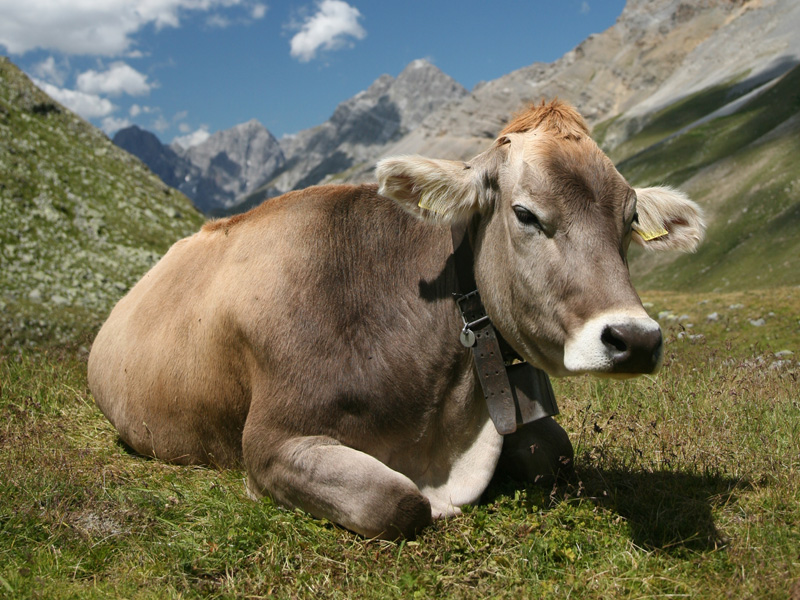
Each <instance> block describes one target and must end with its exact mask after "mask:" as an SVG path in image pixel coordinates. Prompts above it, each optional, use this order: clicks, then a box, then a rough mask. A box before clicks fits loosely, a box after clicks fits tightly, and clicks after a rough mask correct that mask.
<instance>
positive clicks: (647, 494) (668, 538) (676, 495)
mask: <svg viewBox="0 0 800 600" xmlns="http://www.w3.org/2000/svg"><path fill="white" fill-rule="evenodd" d="M580 476H581V478H582V481H583V484H584V486H585V490H586V495H587V496H590V497H592V498H593V499H595V501H596V502H598V503H599V504H601V505H603V506H604V507H605V508H608V509H609V510H612V511H614V512H616V513H618V514H619V515H621V516H622V517H624V518H625V519H626V520H627V522H628V524H629V526H630V532H631V537H632V538H633V541H634V542H635V543H636V544H637V545H639V546H642V547H644V548H648V549H662V550H669V549H680V548H685V549H689V550H698V551H704V550H716V549H718V548H720V547H722V546H725V545H726V544H727V543H728V541H729V540H728V538H727V536H726V535H725V534H724V533H723V532H722V531H720V530H719V529H718V528H717V526H716V524H715V523H714V517H713V514H712V513H713V510H714V508H716V507H718V506H723V505H725V504H728V503H730V502H734V501H735V500H736V493H737V491H738V490H739V489H740V486H741V485H742V483H743V482H742V481H740V480H735V479H731V478H727V477H722V476H716V475H698V474H692V473H681V472H674V471H654V472H649V471H631V470H628V469H610V470H602V469H593V470H591V471H588V472H586V473H580Z"/></svg>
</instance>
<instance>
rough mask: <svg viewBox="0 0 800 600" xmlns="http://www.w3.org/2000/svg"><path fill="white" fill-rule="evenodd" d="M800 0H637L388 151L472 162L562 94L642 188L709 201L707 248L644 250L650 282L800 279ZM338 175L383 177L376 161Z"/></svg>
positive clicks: (638, 269) (691, 285) (689, 284)
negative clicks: (530, 106) (506, 127)
mask: <svg viewBox="0 0 800 600" xmlns="http://www.w3.org/2000/svg"><path fill="white" fill-rule="evenodd" d="M798 31H800V3H798V2H796V1H795V0H749V1H747V0H699V1H696V2H692V3H687V2H681V1H680V0H629V1H628V3H627V4H626V6H625V9H624V10H623V12H622V14H621V15H620V17H619V18H618V20H617V22H616V24H615V25H613V26H612V27H611V28H609V29H607V30H606V31H604V32H602V33H599V34H596V35H593V36H590V37H589V38H588V39H587V40H585V41H584V42H582V43H581V44H579V45H578V46H577V47H576V48H574V49H573V50H572V51H570V52H568V53H567V54H566V55H564V56H563V57H562V58H560V59H558V60H557V61H555V62H553V63H550V64H541V63H535V64H533V65H530V66H528V67H525V68H523V69H520V70H518V71H514V72H512V73H509V74H508V75H505V76H503V77H500V78H499V79H496V80H494V81H490V82H487V83H485V84H483V85H479V86H477V87H476V89H474V90H473V91H472V93H470V94H469V95H468V96H466V97H464V98H463V99H462V100H461V101H460V102H458V103H455V104H450V105H448V106H447V107H443V108H441V109H439V110H437V111H435V112H433V113H432V114H430V115H429V116H428V117H427V118H425V119H424V120H423V122H422V123H421V124H420V125H419V126H418V127H417V128H415V129H414V130H413V131H411V132H410V133H409V134H408V135H406V136H404V137H403V138H402V139H400V140H399V141H397V142H396V143H393V144H389V145H387V147H386V148H385V150H384V152H383V154H382V155H381V156H390V155H394V154H414V153H418V154H423V155H428V156H440V157H447V158H452V159H468V158H470V157H471V156H474V155H475V154H477V153H478V152H480V151H481V150H482V149H483V148H485V147H486V145H487V144H488V143H489V141H490V140H491V139H492V138H493V137H494V136H495V135H496V133H497V132H498V131H499V130H500V129H501V128H502V126H503V124H504V123H505V120H506V119H508V117H509V116H510V115H511V114H512V113H513V112H514V111H515V110H516V109H517V108H518V107H519V106H521V105H523V104H525V103H526V102H531V101H536V100H538V99H539V98H549V97H554V96H558V97H560V98H563V99H566V100H568V101H570V102H572V103H573V104H575V105H576V106H577V107H578V109H579V110H580V111H581V112H582V113H583V114H584V115H585V117H586V119H587V121H588V122H589V124H590V125H591V126H593V136H594V137H595V139H597V141H598V142H599V143H600V145H601V147H602V148H603V149H604V150H605V151H606V152H607V153H608V154H609V156H611V158H612V159H613V160H614V161H615V162H616V163H617V165H618V168H619V169H620V171H621V172H622V173H623V175H625V176H626V177H627V178H628V179H629V180H630V181H631V182H632V183H633V184H635V185H651V184H657V183H667V184H671V185H675V186H680V187H681V188H683V189H685V190H686V191H687V192H689V194H690V195H691V196H692V197H693V198H694V199H695V200H697V201H698V202H699V203H700V204H701V205H702V206H703V207H704V209H705V211H706V215H707V220H708V222H709V228H708V234H707V239H706V242H705V243H704V244H703V245H701V247H700V249H699V251H698V253H697V254H695V255H688V256H687V255H679V254H669V253H667V254H664V253H661V254H644V253H639V254H637V253H634V254H633V256H632V258H631V270H632V273H633V275H634V278H635V280H636V282H637V284H638V285H639V286H640V287H644V288H660V289H674V288H676V287H679V288H681V289H695V290H709V291H711V290H732V289H746V288H751V287H756V286H761V287H763V286H772V285H798V284H800V201H799V200H798V198H800V152H798V149H800V135H798V134H800V101H799V100H798V93H800V92H799V91H800V71H798V65H800V36H798V35H797V32H798ZM333 177H338V178H341V179H344V180H349V181H363V180H369V179H371V178H372V167H371V166H365V167H364V168H362V169H352V170H350V171H349V172H347V173H343V174H340V175H338V176H333Z"/></svg>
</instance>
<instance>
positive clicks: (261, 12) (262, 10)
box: [250, 2, 267, 20]
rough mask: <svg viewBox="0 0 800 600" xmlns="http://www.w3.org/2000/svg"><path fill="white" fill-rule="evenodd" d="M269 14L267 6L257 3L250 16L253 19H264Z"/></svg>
mask: <svg viewBox="0 0 800 600" xmlns="http://www.w3.org/2000/svg"><path fill="white" fill-rule="evenodd" d="M266 14H267V5H266V4H260V3H258V2H256V3H255V4H254V5H253V7H252V8H251V9H250V16H251V17H252V18H253V19H256V20H258V19H263V18H264V17H265V16H266Z"/></svg>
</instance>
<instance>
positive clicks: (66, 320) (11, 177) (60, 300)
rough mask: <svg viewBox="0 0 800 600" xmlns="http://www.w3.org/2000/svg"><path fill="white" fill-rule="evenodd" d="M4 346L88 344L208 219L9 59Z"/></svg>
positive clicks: (2, 175)
mask: <svg viewBox="0 0 800 600" xmlns="http://www.w3.org/2000/svg"><path fill="white" fill-rule="evenodd" d="M0 222H2V223H3V227H2V228H1V229H0V264H2V268H1V269H0V313H2V314H3V319H2V321H0V346H2V347H3V348H9V347H12V346H15V345H23V344H24V345H34V344H38V343H46V344H49V343H55V344H63V343H75V342H78V343H81V342H84V343H87V344H88V339H89V336H90V335H91V334H92V333H93V332H94V331H96V329H97V327H98V326H99V324H100V323H101V322H102V321H103V319H104V318H105V317H106V315H107V314H108V312H109V311H110V310H111V307H112V306H113V305H114V303H116V301H117V300H118V299H119V297H120V296H121V295H122V294H123V293H124V292H125V291H126V290H127V289H128V288H129V287H130V286H132V285H133V284H134V283H135V282H136V280H137V279H138V278H139V277H141V275H142V274H143V273H144V272H145V271H146V270H147V269H148V268H149V267H150V266H152V265H153V264H154V263H155V262H156V261H157V260H158V258H159V257H160V256H161V255H162V254H163V253H164V252H166V250H167V249H168V247H169V245H170V244H171V243H172V242H173V241H175V240H177V239H179V238H181V237H184V236H186V235H188V234H190V233H192V232H194V231H196V230H197V229H198V227H199V226H200V224H201V223H202V222H203V218H202V216H201V215H200V214H199V213H197V211H196V210H195V209H194V208H193V207H192V205H191V203H190V202H189V200H188V199H187V198H186V197H185V196H184V195H183V194H181V193H179V192H177V191H175V190H174V189H172V188H171V187H169V186H167V185H165V184H164V183H163V182H162V181H161V180H160V179H159V178H158V177H156V176H155V175H153V174H152V173H151V172H150V171H149V170H148V169H147V168H146V167H145V166H144V165H143V164H142V163H141V162H140V161H139V160H138V159H136V158H134V157H133V156H131V155H130V154H128V153H127V152H125V151H123V150H122V149H120V148H118V147H117V146H115V145H114V144H112V143H111V141H110V140H109V139H108V138H107V137H106V136H105V135H104V134H103V133H102V132H101V131H99V130H98V129H96V128H95V127H93V126H92V125H90V124H89V123H87V122H85V121H84V120H82V119H81V118H79V117H78V116H76V115H74V114H73V113H71V112H70V111H68V110H67V109H66V108H64V107H63V106H61V105H60V104H58V103H56V102H55V101H54V100H52V99H51V98H50V97H49V96H47V95H46V94H45V93H44V92H42V91H41V90H39V88H37V87H36V86H35V85H34V84H33V83H32V82H31V81H30V80H29V79H28V78H27V77H26V76H25V75H24V74H23V73H22V72H21V71H20V70H19V69H17V67H15V66H14V65H13V64H11V63H10V62H9V61H8V60H7V59H6V58H2V57H0Z"/></svg>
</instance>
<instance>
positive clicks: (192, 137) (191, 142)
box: [172, 126, 211, 150]
mask: <svg viewBox="0 0 800 600" xmlns="http://www.w3.org/2000/svg"><path fill="white" fill-rule="evenodd" d="M180 129H181V131H183V130H184V129H185V128H184V127H181V128H180ZM210 137H211V134H210V133H209V132H208V127H205V126H203V127H201V128H200V129H198V130H196V131H193V132H192V133H188V134H186V135H179V136H178V137H176V138H175V139H173V140H172V143H173V144H178V146H180V147H181V148H183V149H184V150H185V149H188V148H191V147H192V146H197V145H198V144H202V143H203V142H205V141H206V140H207V139H208V138H210Z"/></svg>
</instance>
